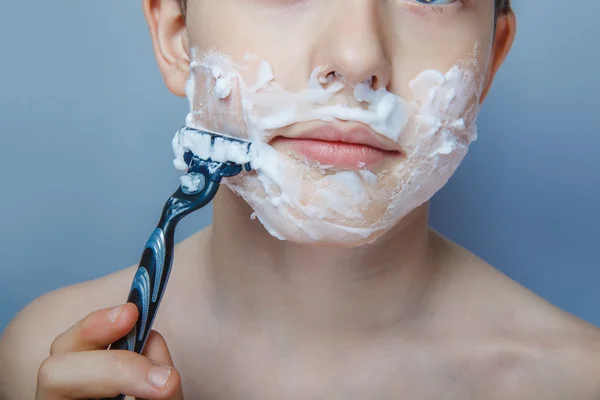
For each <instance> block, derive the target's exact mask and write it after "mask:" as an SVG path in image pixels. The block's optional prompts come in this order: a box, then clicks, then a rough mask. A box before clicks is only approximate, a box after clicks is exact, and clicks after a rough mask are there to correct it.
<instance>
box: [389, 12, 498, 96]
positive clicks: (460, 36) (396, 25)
mask: <svg viewBox="0 0 600 400" xmlns="http://www.w3.org/2000/svg"><path fill="white" fill-rule="evenodd" d="M479 3H482V2H479ZM478 7H479V8H478ZM400 8H402V9H400ZM413 8H414V7H408V6H406V5H404V6H402V7H400V6H398V7H397V10H395V12H394V13H390V16H389V17H388V18H390V19H393V23H389V24H387V26H389V31H388V32H387V33H386V37H387V38H388V41H387V43H386V45H387V47H388V49H390V50H389V54H390V55H391V56H390V58H391V64H392V71H393V74H392V83H391V86H392V87H391V90H392V91H393V92H395V93H397V94H398V95H400V96H402V97H404V98H407V99H410V98H411V96H412V91H411V90H410V86H409V84H410V82H411V81H412V80H414V79H415V77H416V76H418V75H419V74H420V73H421V72H422V71H425V70H430V69H433V70H437V71H448V70H450V69H451V68H452V67H453V66H454V65H456V64H457V62H458V61H459V60H475V61H476V62H477V63H478V65H479V66H480V68H481V69H482V70H484V71H485V70H487V65H488V60H489V56H490V52H491V46H492V33H493V30H492V28H493V24H492V20H489V21H488V18H487V17H485V10H483V9H481V7H480V6H476V5H469V6H466V5H465V6H462V7H460V8H456V9H453V10H450V11H444V12H439V11H431V10H429V9H427V7H419V8H415V10H418V11H411V10H412V9H413Z"/></svg>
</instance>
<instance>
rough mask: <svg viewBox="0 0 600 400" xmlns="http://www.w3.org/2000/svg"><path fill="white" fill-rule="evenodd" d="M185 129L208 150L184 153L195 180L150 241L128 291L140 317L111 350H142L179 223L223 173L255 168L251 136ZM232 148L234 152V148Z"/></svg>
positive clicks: (183, 188)
mask: <svg viewBox="0 0 600 400" xmlns="http://www.w3.org/2000/svg"><path fill="white" fill-rule="evenodd" d="M179 134H182V135H185V136H186V137H188V138H189V137H190V136H191V137H193V139H194V141H195V142H196V143H202V144H203V148H202V151H201V152H200V151H198V153H201V155H198V154H195V153H193V152H192V151H191V150H188V151H186V152H185V154H184V160H185V163H186V164H187V166H188V168H187V174H186V178H187V179H186V181H187V182H189V183H191V184H190V185H185V184H182V185H180V187H179V188H178V189H177V190H176V191H175V193H173V194H172V195H171V197H169V199H168V200H167V202H166V203H165V205H164V208H163V210H162V214H161V216H160V220H159V222H158V225H157V226H156V229H154V232H152V235H150V238H149V239H148V241H147V242H146V246H145V247H144V250H143V252H142V257H141V259H140V262H139V265H138V268H137V271H136V273H135V276H134V278H133V283H132V284H131V289H130V291H129V296H128V297H127V302H128V303H133V304H135V305H136V306H137V308H138V311H139V317H138V320H137V322H136V324H135V326H134V327H133V329H132V330H131V331H130V332H129V333H128V334H127V335H126V336H124V337H122V338H121V339H119V340H117V341H116V342H114V343H113V344H111V345H110V347H109V350H128V351H133V352H136V353H139V354H141V353H142V351H143V350H144V346H145V345H146V340H147V339H148V335H149V334H150V331H151V328H152V323H153V322H154V318H155V317H156V313H157V312H158V307H159V306H160V302H161V300H162V297H163V294H164V292H165V289H166V287H167V282H168V280H169V275H170V273H171V267H172V265H173V257H174V253H175V244H174V237H175V229H176V227H177V224H178V223H179V221H181V220H182V219H183V218H184V217H185V216H187V215H189V214H191V213H192V212H194V211H196V210H199V209H201V208H203V207H204V206H206V205H207V204H209V203H210V202H211V201H212V199H213V198H214V197H215V195H216V194H217V191H218V190H219V186H220V184H221V181H222V179H223V178H227V177H232V176H235V175H238V174H240V173H241V172H242V171H244V170H245V171H251V170H252V166H251V164H250V162H245V163H243V164H241V163H240V161H239V154H240V153H241V154H245V155H249V154H250V147H251V143H250V142H247V141H244V140H240V139H236V138H233V137H229V136H224V135H221V134H218V133H215V132H209V131H204V130H198V129H193V128H190V127H183V128H181V129H180V130H179V132H178V135H179ZM196 135H198V136H196ZM227 147H230V148H233V149H234V150H235V154H237V155H238V157H231V158H238V160H236V161H229V160H226V159H227V154H228V153H227V151H226V150H225V151H224V149H226V148H227ZM229 154H231V155H233V154H234V152H230V153H229ZM248 159H249V157H248ZM215 160H219V161H215ZM124 399H125V395H123V394H120V395H118V396H116V397H113V398H111V399H101V400H124Z"/></svg>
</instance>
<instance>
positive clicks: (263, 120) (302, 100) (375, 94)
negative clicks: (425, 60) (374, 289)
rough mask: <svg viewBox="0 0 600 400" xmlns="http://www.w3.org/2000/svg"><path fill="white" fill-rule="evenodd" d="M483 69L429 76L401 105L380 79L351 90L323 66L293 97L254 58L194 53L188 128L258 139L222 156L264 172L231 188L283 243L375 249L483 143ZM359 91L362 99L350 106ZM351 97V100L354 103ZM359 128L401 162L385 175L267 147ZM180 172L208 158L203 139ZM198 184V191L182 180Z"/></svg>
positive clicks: (179, 155)
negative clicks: (296, 135) (290, 131)
mask: <svg viewBox="0 0 600 400" xmlns="http://www.w3.org/2000/svg"><path fill="white" fill-rule="evenodd" d="M477 69H478V68H477V63H476V62H475V61H474V60H468V61H467V62H462V63H459V64H457V65H455V66H453V67H452V68H450V70H448V71H447V72H445V73H442V72H440V71H435V70H426V71H423V72H422V73H420V74H419V75H418V76H417V77H416V78H415V79H414V80H413V81H412V82H411V83H410V89H411V91H412V98H410V99H402V98H400V97H399V96H397V95H396V94H394V93H391V92H389V91H387V90H386V88H379V89H377V90H375V89H373V85H372V82H370V81H365V82H361V83H360V84H357V85H355V86H354V87H353V88H352V89H353V90H352V91H351V92H346V91H344V93H345V94H344V95H342V94H341V92H342V90H343V89H344V88H346V87H347V86H351V85H350V84H349V83H348V82H346V81H344V79H343V77H339V76H336V75H335V74H333V75H331V74H330V75H327V76H326V77H323V76H322V72H323V71H324V68H322V67H317V68H315V70H314V71H313V72H312V74H311V75H310V77H308V84H307V87H306V89H304V90H302V91H298V92H292V91H287V90H285V88H283V87H282V86H281V85H279V84H278V83H277V81H276V79H275V76H274V73H273V69H272V68H271V65H270V64H269V63H268V62H266V61H258V62H256V60H254V59H253V57H252V56H247V57H246V59H245V60H244V64H243V65H236V64H235V63H234V62H233V61H232V60H231V59H230V57H228V56H227V55H224V54H220V53H217V52H208V53H205V54H203V55H202V56H201V57H199V56H198V54H196V52H192V60H191V64H190V78H189V80H188V84H187V96H188V99H189V102H190V113H189V114H188V116H187V118H186V124H187V125H188V126H190V127H192V128H196V129H209V130H213V131H217V132H220V133H223V134H228V135H231V136H235V137H240V138H244V139H247V140H249V141H251V142H252V149H253V151H252V154H250V155H248V154H246V153H245V152H244V151H242V150H243V149H235V148H231V149H221V150H219V154H220V155H219V157H223V158H225V159H226V158H229V159H230V160H232V161H236V162H240V163H245V162H247V161H249V160H250V159H251V161H252V166H253V168H254V171H253V172H251V173H248V174H242V175H239V176H237V177H234V178H229V179H226V180H225V183H226V184H227V185H228V186H229V187H230V188H231V189H232V190H233V191H234V192H236V193H237V194H239V195H240V196H242V197H243V198H244V199H245V200H246V201H247V202H248V203H249V204H250V206H251V207H252V208H253V209H254V214H253V217H256V218H258V219H259V220H260V222H261V223H262V224H263V226H264V227H265V228H266V229H267V231H268V232H269V233H270V234H271V235H273V236H274V237H276V238H279V239H282V240H291V241H294V242H297V243H304V244H315V243H318V244H325V245H342V246H358V245H362V244H365V243H369V242H372V241H374V240H376V239H377V238H378V237H379V236H381V235H382V234H383V233H385V232H386V231H388V230H389V229H390V228H392V227H393V226H394V225H395V224H396V223H397V222H398V221H400V220H401V219H402V218H403V217H404V216H406V215H407V214H408V213H409V212H410V211H412V210H414V209H415V208H416V207H418V206H419V205H421V204H422V203H424V202H426V201H427V200H429V199H430V198H431V196H432V195H433V194H434V193H435V192H437V191H438V190H439V189H440V188H441V187H442V186H444V184H445V183H446V182H447V181H448V179H449V178H450V176H451V175H452V174H453V173H454V171H455V170H456V168H457V167H458V165H459V164H460V162H461V161H462V159H463V158H464V156H465V154H466V153H467V149H468V145H469V144H470V143H471V142H472V141H473V140H475V139H476V123H475V119H476V116H477V113H478V111H479V101H478V96H479V94H480V92H481V87H482V86H481V85H482V84H483V82H482V79H481V77H480V76H479V75H478V74H477ZM348 93H353V96H354V98H353V99H352V102H349V101H342V100H341V99H343V98H344V97H346V98H347V97H348ZM346 100H347V99H346ZM336 120H342V121H354V122H358V123H361V124H364V125H367V126H369V127H370V128H371V129H372V130H373V131H375V132H376V133H377V134H379V135H382V136H385V137H387V138H389V139H391V140H393V141H394V142H397V143H399V145H400V147H401V148H402V152H403V156H402V157H400V158H398V159H395V160H393V161H390V162H389V163H388V164H386V165H385V166H384V167H382V168H379V169H377V170H373V171H372V170H370V169H368V168H367V167H364V168H361V169H359V170H357V171H348V170H339V169H336V168H333V167H331V166H323V165H318V164H315V163H307V162H305V160H301V159H300V158H299V157H297V156H295V155H294V154H286V153H283V152H280V151H278V150H276V149H275V148H274V147H273V146H271V145H270V144H269V141H270V139H271V138H272V137H273V136H274V135H276V133H277V131H278V129H281V128H285V127H289V126H291V125H292V124H295V123H298V122H308V121H336ZM173 150H174V153H175V160H174V164H175V166H176V167H177V168H179V169H181V170H185V169H186V168H187V166H186V164H185V162H184V161H183V154H184V153H185V152H186V151H187V150H191V151H192V152H194V153H195V154H197V155H200V156H202V155H203V154H205V153H206V152H207V151H208V147H207V143H204V142H203V141H202V140H201V139H198V138H194V137H191V136H189V135H188V136H185V135H182V134H178V135H176V136H175V138H174V139H173ZM184 180H185V182H186V183H188V184H191V185H193V184H194V183H195V182H193V181H191V180H190V179H188V178H184Z"/></svg>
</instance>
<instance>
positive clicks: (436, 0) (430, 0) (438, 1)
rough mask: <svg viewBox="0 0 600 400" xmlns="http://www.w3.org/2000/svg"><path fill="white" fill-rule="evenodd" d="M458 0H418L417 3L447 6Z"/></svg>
mask: <svg viewBox="0 0 600 400" xmlns="http://www.w3.org/2000/svg"><path fill="white" fill-rule="evenodd" d="M455 1H456V0H416V2H417V3H421V4H427V5H432V6H445V5H448V4H452V3H454V2H455Z"/></svg>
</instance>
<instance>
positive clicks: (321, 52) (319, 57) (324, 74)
mask: <svg viewBox="0 0 600 400" xmlns="http://www.w3.org/2000/svg"><path fill="white" fill-rule="evenodd" d="M379 3H380V2H378V1H372V0H340V1H333V2H331V3H330V4H336V6H335V7H336V8H337V9H336V10H331V11H332V12H331V14H330V13H324V14H323V15H327V17H324V18H326V20H323V21H322V25H321V26H323V27H324V29H323V31H322V32H321V35H320V38H319V40H320V41H319V42H318V43H317V44H316V45H315V47H314V51H313V54H312V60H311V62H312V64H313V67H314V68H317V67H320V68H321V72H320V73H319V78H331V77H335V78H336V79H343V80H344V82H346V83H347V84H350V85H356V84H359V83H362V82H365V81H369V82H371V85H372V87H373V89H378V88H380V87H387V86H388V84H389V81H390V75H391V65H390V61H389V57H388V56H387V54H386V53H387V52H386V49H385V40H384V39H385V37H384V33H383V31H382V23H383V21H381V18H380V10H379ZM322 81H325V80H322ZM327 81H329V79H328V80H327Z"/></svg>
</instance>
